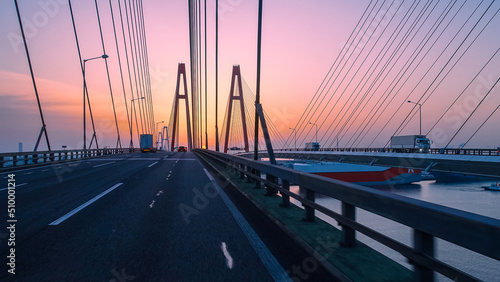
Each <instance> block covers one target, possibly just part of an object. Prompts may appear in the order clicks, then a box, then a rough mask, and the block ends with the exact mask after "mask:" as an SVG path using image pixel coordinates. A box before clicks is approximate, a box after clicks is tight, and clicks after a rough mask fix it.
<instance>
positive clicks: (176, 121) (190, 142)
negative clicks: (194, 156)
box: [170, 63, 193, 152]
mask: <svg viewBox="0 0 500 282" xmlns="http://www.w3.org/2000/svg"><path fill="white" fill-rule="evenodd" d="M181 75H182V78H183V79H182V80H183V81H182V82H183V86H184V92H183V93H184V94H180V93H179V92H180V91H179V88H180V86H181V85H180V83H181ZM180 99H184V100H185V102H186V124H187V136H188V149H189V150H191V149H192V147H193V140H192V139H191V120H190V118H189V101H188V88H187V82H186V65H185V64H184V63H179V67H178V71H177V86H176V88H175V99H174V115H173V118H174V121H173V123H172V127H173V128H172V139H171V143H170V144H171V146H170V151H172V152H173V151H174V148H175V140H176V137H177V136H176V133H177V131H178V127H179V100H180Z"/></svg>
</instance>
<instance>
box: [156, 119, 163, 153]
mask: <svg viewBox="0 0 500 282" xmlns="http://www.w3.org/2000/svg"><path fill="white" fill-rule="evenodd" d="M159 123H164V121H163V120H162V121H159V122H157V123H156V127H155V135H156V149H157V150H158V143H159V142H158V134H157V132H158V124H159Z"/></svg>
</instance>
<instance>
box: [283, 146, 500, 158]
mask: <svg viewBox="0 0 500 282" xmlns="http://www.w3.org/2000/svg"><path fill="white" fill-rule="evenodd" d="M275 151H276V152H294V151H313V150H312V149H305V148H297V149H275ZM316 151H319V152H362V153H384V152H387V153H421V151H420V149H418V148H406V149H399V148H398V149H396V148H320V149H319V150H316ZM428 153H429V154H445V155H476V156H500V147H498V148H497V149H453V148H431V149H430V150H429V152H428Z"/></svg>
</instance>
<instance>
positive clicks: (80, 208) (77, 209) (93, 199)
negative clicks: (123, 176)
mask: <svg viewBox="0 0 500 282" xmlns="http://www.w3.org/2000/svg"><path fill="white" fill-rule="evenodd" d="M122 184H123V183H118V184H115V185H114V186H113V187H111V188H109V189H108V190H106V191H104V192H102V193H101V194H99V195H97V196H95V197H94V198H92V199H90V200H89V201H87V202H86V203H85V204H83V205H81V206H79V207H78V208H76V209H74V210H72V211H70V212H69V213H67V214H65V215H63V216H62V217H60V218H59V219H57V220H55V221H54V222H52V223H51V224H49V225H58V224H59V223H61V222H63V221H65V220H66V219H68V218H70V217H71V216H73V215H74V214H76V213H77V212H79V211H81V210H83V209H84V208H86V207H87V206H88V205H90V204H92V203H93V202H95V201H97V200H99V199H100V198H101V197H103V196H104V195H106V194H108V193H109V192H111V191H113V190H115V189H116V188H118V187H119V186H120V185H122Z"/></svg>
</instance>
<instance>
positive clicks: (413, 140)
mask: <svg viewBox="0 0 500 282" xmlns="http://www.w3.org/2000/svg"><path fill="white" fill-rule="evenodd" d="M430 148H431V142H430V140H429V138H427V137H426V136H425V135H402V136H392V137H391V149H392V150H393V151H395V152H407V151H410V150H407V149H418V152H419V153H429V150H430ZM411 151H412V150H411Z"/></svg>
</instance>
